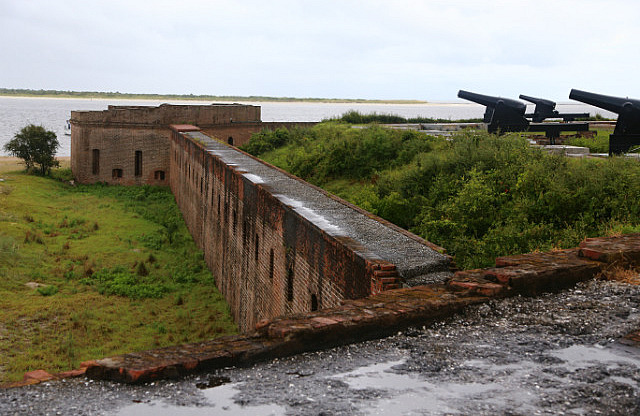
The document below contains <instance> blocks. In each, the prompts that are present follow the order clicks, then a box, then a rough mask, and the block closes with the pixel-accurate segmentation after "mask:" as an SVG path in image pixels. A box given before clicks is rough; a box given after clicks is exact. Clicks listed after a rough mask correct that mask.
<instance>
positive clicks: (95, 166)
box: [91, 149, 100, 175]
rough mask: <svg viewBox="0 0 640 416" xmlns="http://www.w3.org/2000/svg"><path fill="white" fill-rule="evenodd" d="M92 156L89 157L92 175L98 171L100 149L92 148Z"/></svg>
mask: <svg viewBox="0 0 640 416" xmlns="http://www.w3.org/2000/svg"><path fill="white" fill-rule="evenodd" d="M92 153H93V157H92V159H91V172H92V173H93V174H94V175H98V174H99V173H100V149H93V152H92Z"/></svg>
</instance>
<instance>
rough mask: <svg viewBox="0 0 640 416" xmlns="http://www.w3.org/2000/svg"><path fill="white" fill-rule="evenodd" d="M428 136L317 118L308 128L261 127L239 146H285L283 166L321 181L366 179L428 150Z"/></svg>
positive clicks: (259, 151)
mask: <svg viewBox="0 0 640 416" xmlns="http://www.w3.org/2000/svg"><path fill="white" fill-rule="evenodd" d="M432 142H433V138H431V137H429V136H426V135H424V134H422V133H419V132H415V131H400V130H387V129H383V128H381V127H377V126H369V127H366V128H362V129H354V128H351V127H350V126H348V125H344V124H338V123H321V124H319V125H317V126H314V127H312V128H309V129H294V130H291V131H287V130H285V129H279V130H276V131H262V132H260V133H258V134H256V135H254V136H253V137H252V138H251V140H250V141H249V143H248V144H247V145H246V146H245V147H243V149H244V150H246V151H247V152H249V153H252V154H254V155H256V156H259V155H263V154H265V153H266V152H268V151H271V150H274V149H277V148H281V149H286V150H285V153H286V157H285V159H286V160H285V161H284V165H285V166H283V167H284V168H285V169H287V170H289V171H290V172H292V173H293V174H295V175H298V176H300V177H303V178H306V179H307V180H311V181H312V182H315V183H323V182H325V181H327V180H331V179H337V178H341V177H346V178H352V179H370V178H371V176H372V175H374V174H375V172H377V171H379V170H383V169H388V168H390V167H393V166H398V165H401V164H405V163H408V162H409V161H411V160H412V159H413V157H414V156H415V155H416V154H417V153H420V152H427V151H429V150H430V149H431V148H432Z"/></svg>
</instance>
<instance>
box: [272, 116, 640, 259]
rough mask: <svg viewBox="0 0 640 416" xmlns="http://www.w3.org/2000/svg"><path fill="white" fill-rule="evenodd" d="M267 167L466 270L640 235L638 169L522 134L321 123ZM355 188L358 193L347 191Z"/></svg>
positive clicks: (280, 151) (283, 149)
mask: <svg viewBox="0 0 640 416" xmlns="http://www.w3.org/2000/svg"><path fill="white" fill-rule="evenodd" d="M303 136H304V140H300V141H297V142H293V141H291V142H288V144H287V145H285V146H283V147H281V148H280V149H277V150H274V151H271V152H269V153H267V154H265V155H264V157H266V158H267V161H274V163H275V161H278V163H279V166H280V167H282V168H284V169H287V170H289V171H290V172H292V173H294V174H296V175H298V176H301V177H302V178H304V179H306V180H309V181H311V182H313V183H315V184H317V185H320V186H325V187H327V188H328V189H330V190H331V189H332V187H333V186H334V184H339V185H335V186H336V189H337V192H338V194H339V195H341V196H343V197H345V198H346V199H348V200H349V201H351V202H353V203H355V204H357V205H359V206H361V207H363V208H364V209H367V210H369V211H371V212H372V213H374V214H377V215H380V216H381V217H383V218H385V219H387V220H389V221H392V222H394V223H395V224H397V225H399V226H402V227H404V228H407V229H409V230H411V231H413V232H415V233H417V234H419V235H421V236H422V237H424V238H426V239H427V240H430V241H432V242H434V243H436V244H439V245H441V246H443V247H445V248H446V249H447V251H448V252H449V253H450V254H453V255H454V256H455V259H456V262H457V264H458V265H459V266H460V267H462V268H473V267H484V266H490V265H492V264H493V262H494V259H495V257H497V256H503V255H508V254H516V253H524V252H530V251H533V250H549V249H552V248H568V247H575V246H576V245H577V244H579V242H580V241H581V240H582V239H584V238H585V237H593V236H598V235H607V234H608V233H617V232H629V231H634V230H638V229H639V228H640V164H639V163H638V162H637V161H635V160H629V159H625V158H620V157H613V158H607V159H571V158H567V157H564V156H561V155H551V154H547V153H545V152H543V151H541V150H539V149H534V148H532V147H530V146H529V144H528V142H527V140H525V139H522V138H520V137H519V135H517V134H514V135H506V136H500V137H498V136H495V135H489V134H487V133H482V132H462V133H459V134H457V135H455V136H453V137H452V138H451V139H449V140H444V139H441V138H432V137H427V136H424V135H422V134H420V133H417V132H401V131H397V130H386V129H383V128H380V127H376V126H370V127H366V128H363V129H352V128H350V127H349V126H346V125H339V124H335V123H323V124H320V125H318V126H315V127H314V128H312V129H308V130H306V131H305V132H304V134H303ZM349 181H350V183H351V184H352V185H351V187H349V186H347V185H346V183H348V182H349Z"/></svg>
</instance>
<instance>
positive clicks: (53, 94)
mask: <svg viewBox="0 0 640 416" xmlns="http://www.w3.org/2000/svg"><path fill="white" fill-rule="evenodd" d="M0 96H2V97H20V98H30V97H33V98H76V99H104V100H149V101H158V100H180V101H225V102H234V101H244V102H282V103H306V102H308V103H353V104H428V101H422V100H367V99H358V98H355V99H351V98H296V97H264V96H247V97H243V96H228V95H193V94H188V95H184V94H183V95H179V94H129V93H120V92H98V91H57V90H28V89H9V88H0Z"/></svg>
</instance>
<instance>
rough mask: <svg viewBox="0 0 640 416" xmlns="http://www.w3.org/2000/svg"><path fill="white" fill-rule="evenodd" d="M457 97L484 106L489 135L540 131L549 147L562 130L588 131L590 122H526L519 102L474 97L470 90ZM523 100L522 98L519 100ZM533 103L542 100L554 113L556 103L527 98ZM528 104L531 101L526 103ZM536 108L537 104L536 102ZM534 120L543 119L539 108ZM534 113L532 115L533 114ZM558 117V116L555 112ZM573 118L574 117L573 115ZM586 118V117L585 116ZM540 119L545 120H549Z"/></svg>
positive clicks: (507, 99) (498, 98)
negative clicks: (549, 143)
mask: <svg viewBox="0 0 640 416" xmlns="http://www.w3.org/2000/svg"><path fill="white" fill-rule="evenodd" d="M458 97H460V98H463V99H465V100H469V101H473V102H475V103H478V104H481V105H484V106H485V107H486V110H485V113H484V122H485V123H487V130H488V131H489V133H497V134H501V133H506V132H525V131H530V132H543V133H544V134H545V137H547V138H548V139H549V141H550V142H551V144H555V140H556V139H557V138H559V137H560V133H561V132H563V131H577V132H578V131H588V130H589V123H586V122H581V123H540V122H537V123H532V122H530V121H529V120H528V119H527V117H526V116H527V115H526V114H525V113H526V110H527V106H526V104H524V103H523V102H521V101H518V100H513V99H511V98H504V97H494V96H491V95H483V94H477V93H473V92H469V91H464V90H460V91H458ZM520 98H522V96H521V97H520ZM527 98H532V99H536V100H541V104H542V106H543V107H545V110H544V111H546V110H548V109H549V107H551V114H554V115H553V117H554V118H561V116H560V117H556V116H555V114H556V113H557V112H556V113H553V112H554V111H555V103H554V102H553V101H550V100H543V99H537V98H535V97H527ZM527 101H530V100H527ZM536 106H537V103H536ZM540 111H541V112H540V113H539V115H538V116H536V118H537V119H539V118H540V117H543V116H544V114H542V111H543V110H542V109H541V110H540ZM534 114H535V113H534ZM558 114H559V113H558ZM574 115H575V114H574ZM587 115H588V114H587ZM551 117H552V116H549V117H543V118H542V120H544V118H551Z"/></svg>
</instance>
